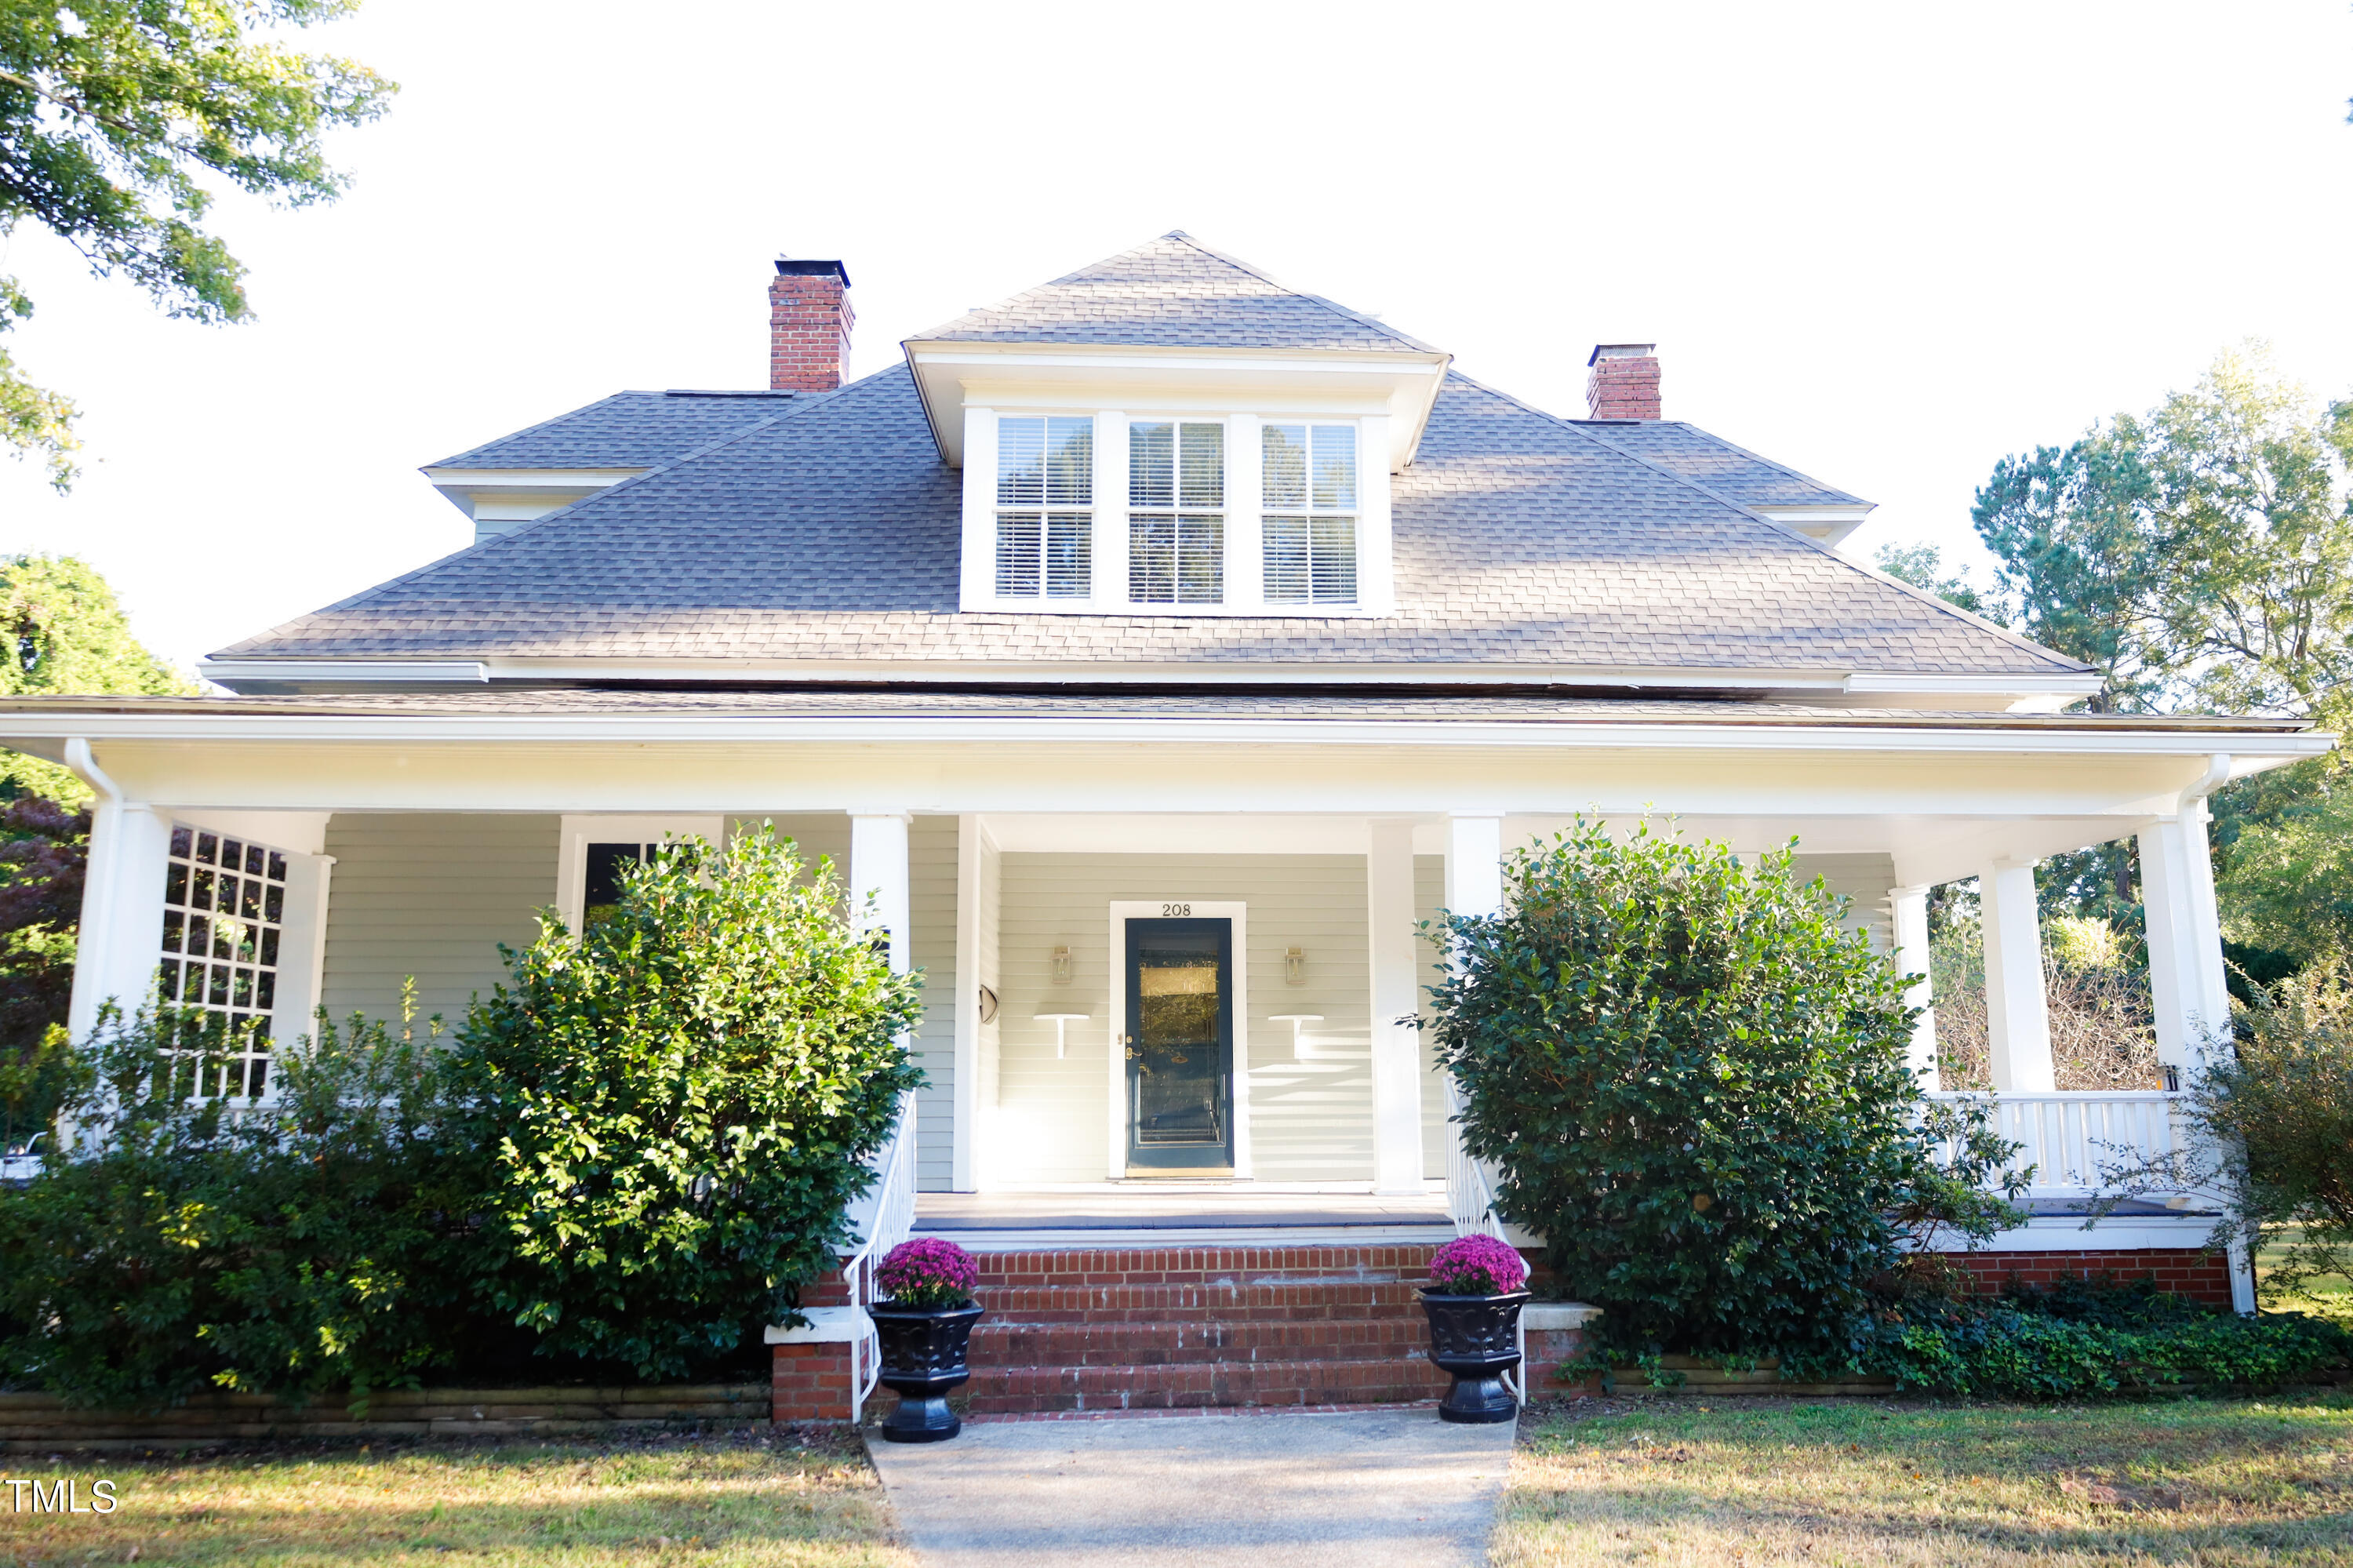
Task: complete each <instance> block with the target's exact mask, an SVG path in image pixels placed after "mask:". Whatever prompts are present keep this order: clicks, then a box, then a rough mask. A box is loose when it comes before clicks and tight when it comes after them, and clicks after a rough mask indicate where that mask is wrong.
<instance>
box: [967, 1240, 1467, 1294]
mask: <svg viewBox="0 0 2353 1568" xmlns="http://www.w3.org/2000/svg"><path fill="white" fill-rule="evenodd" d="M1437 1250H1438V1249H1437V1248H1436V1247H1434V1246H1398V1245H1380V1246H1244V1247H1209V1246H1170V1247H1121V1248H1104V1249H1092V1248H1073V1249H1071V1250H1068V1251H1060V1252H990V1253H981V1254H978V1255H976V1262H977V1263H978V1264H979V1265H980V1284H981V1287H982V1288H983V1289H984V1290H986V1289H990V1288H993V1287H1039V1286H1049V1287H1074V1286H1082V1285H1092V1286H1108V1285H1206V1284H1229V1285H1275V1284H1286V1283H1287V1284H1296V1285H1321V1284H1325V1283H1344V1282H1345V1283H1356V1284H1379V1283H1389V1282H1396V1281H1406V1282H1410V1283H1415V1284H1419V1282H1420V1281H1422V1280H1424V1279H1426V1278H1428V1277H1429V1276H1430V1254H1432V1253H1434V1252H1436V1251H1437Z"/></svg>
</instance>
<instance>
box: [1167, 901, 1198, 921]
mask: <svg viewBox="0 0 2353 1568" xmlns="http://www.w3.org/2000/svg"><path fill="white" fill-rule="evenodd" d="M1160 913H1161V916H1163V917H1164V918H1170V917H1174V916H1180V915H1190V914H1191V913H1193V906H1191V905H1190V904H1163V905H1162V906H1160Z"/></svg>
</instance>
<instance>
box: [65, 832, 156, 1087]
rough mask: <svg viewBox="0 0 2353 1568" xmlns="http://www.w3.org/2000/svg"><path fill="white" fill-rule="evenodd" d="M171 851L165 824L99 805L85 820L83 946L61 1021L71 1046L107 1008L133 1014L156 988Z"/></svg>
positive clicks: (91, 1028) (93, 1026)
mask: <svg viewBox="0 0 2353 1568" xmlns="http://www.w3.org/2000/svg"><path fill="white" fill-rule="evenodd" d="M171 850H172V820H171V818H170V817H169V816H167V815H165V814H164V813H163V812H161V811H158V810H154V809H153V808H152V807H148V806H138V805H128V804H123V803H121V802H117V801H111V800H106V799H104V798H103V797H101V798H100V800H99V802H98V805H97V808H96V810H94V811H93V812H92V813H91V818H90V869H89V874H88V877H87V880H86V881H85V882H84V884H83V886H82V895H81V941H80V947H79V956H78V958H77V960H76V962H75V964H74V979H73V1000H72V1001H71V1003H70V1004H69V1007H68V1010H67V1014H66V1019H67V1023H66V1026H67V1028H68V1029H69V1030H70V1031H71V1032H72V1033H73V1037H74V1039H75V1040H77V1041H82V1040H87V1039H89V1038H90V1034H91V1032H92V1031H94V1030H95V1029H96V1028H97V1027H98V1015H99V1010H100V1008H101V1007H103V1006H104V1005H105V1004H106V1003H107V1002H108V1001H114V1002H116V1003H118V1004H119V1005H120V1006H121V1009H122V1011H123V1012H125V1013H129V1012H135V1011H136V1010H137V1009H138V1008H140V1007H141V1006H142V1005H143V1004H144V1003H145V1002H146V1001H147V998H148V993H149V991H151V990H153V987H154V984H155V970H156V968H157V966H158V965H159V964H161V963H162V961H163V955H164V865H165V863H166V862H167V860H168V859H169V857H170V854H171Z"/></svg>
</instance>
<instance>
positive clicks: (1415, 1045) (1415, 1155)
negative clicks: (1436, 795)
mask: <svg viewBox="0 0 2353 1568" xmlns="http://www.w3.org/2000/svg"><path fill="white" fill-rule="evenodd" d="M1365 913H1366V926H1367V927H1368V935H1369V937H1370V939H1371V950H1370V953H1369V954H1368V957H1369V958H1370V959H1371V969H1372V1010H1373V1011H1372V1017H1373V1191H1374V1192H1420V1191H1421V1190H1422V1175H1421V1049H1420V1044H1421V1043H1420V1031H1419V1030H1417V1029H1415V1028H1414V1027H1413V1025H1412V1023H1411V1022H1409V1021H1410V1020H1411V1019H1412V1018H1413V1016H1414V1014H1415V1012H1417V1011H1418V1004H1419V997H1418V996H1417V995H1416V994H1415V991H1416V982H1417V981H1418V980H1419V967H1418V966H1417V964H1416V963H1415V959H1416V958H1417V956H1418V955H1417V953H1416V951H1415V949H1416V948H1417V947H1418V946H1419V944H1418V942H1417V941H1416V938H1415V932H1414V928H1413V824H1412V823H1411V822H1409V821H1374V822H1373V823H1372V833H1371V840H1370V842H1369V843H1368V844H1367V846H1366V855H1365Z"/></svg>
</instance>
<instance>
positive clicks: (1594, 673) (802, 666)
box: [487, 605, 2008, 698]
mask: <svg viewBox="0 0 2353 1568" xmlns="http://www.w3.org/2000/svg"><path fill="white" fill-rule="evenodd" d="M1182 608H1183V609H1184V610H1185V612H1186V613H1187V615H1190V614H1191V613H1192V611H1193V610H1194V609H1198V608H1207V607H1202V606H1194V605H1186V606H1183V607H1182ZM1303 608H1304V607H1303ZM971 613H974V614H981V615H986V614H990V613H992V611H990V610H978V611H973V612H971ZM994 613H1003V611H1001V610H997V611H995V612H994ZM1018 613H1019V614H1020V616H1022V617H1023V618H1025V619H1026V618H1027V617H1029V616H1030V615H1032V614H1034V613H1037V611H1036V609H1035V607H1034V606H1030V605H1024V606H1022V607H1021V609H1020V610H1019V612H1018ZM1094 613H1095V614H1097V615H1104V616H1109V615H1114V614H1116V615H1118V617H1119V619H1122V620H1135V621H1143V622H1147V623H1149V622H1159V621H1166V620H1170V619H1172V617H1171V616H1169V615H1168V614H1166V613H1155V612H1150V611H1135V612H1127V613H1121V612H1116V611H1112V612H1106V611H1103V610H1097V611H1095V612H1094ZM1260 614H1261V617H1267V612H1266V611H1264V610H1261V611H1260ZM1268 618H1269V619H1272V618H1271V617H1268ZM1280 619H1282V620H1362V619H1364V613H1363V612H1362V611H1361V610H1351V611H1350V612H1349V613H1348V614H1347V615H1338V614H1331V613H1326V612H1324V611H1322V610H1317V611H1315V612H1314V613H1303V614H1291V613H1285V614H1283V615H1282V616H1281V617H1280ZM487 663H488V664H489V667H490V671H491V679H493V680H501V679H510V680H518V681H596V682H598V683H611V682H615V681H676V680H698V681H709V680H727V681H772V680H773V681H799V682H812V683H849V684H874V683H894V682H939V681H954V682H956V683H988V684H997V685H1008V686H1064V685H1070V684H1072V683H1077V684H1082V685H1145V686H1168V685H1183V686H1199V685H1205V684H1207V685H1247V686H1332V685H1343V686H1347V685H1381V686H1397V685H1445V686H1462V685H1476V686H1544V685H1551V686H1589V687H1609V688H1617V689H1622V690H1624V691H1626V692H1628V693H1629V694H1640V693H1641V692H1642V691H1646V690H1655V691H1662V692H1688V691H1717V690H1723V691H1739V692H1753V693H1756V694H1758V695H1760V696H1761V695H1764V694H1772V693H1783V692H1799V693H1813V694H1820V695H1822V696H1825V697H1832V698H1835V697H1837V696H1839V695H1841V694H1843V693H1844V692H1845V691H1846V689H1847V682H1848V680H1849V677H1848V676H1847V675H1846V674H1844V673H1841V672H1838V671H1825V670H1706V669H1701V670H1677V669H1663V668H1662V669H1628V668H1625V667H1623V666H1607V667H1605V666H1599V665H1590V664H1497V663H1463V664H1447V663H1436V662H1430V663H1399V664H1391V663H1371V662H1365V663H1354V662H1351V663H1311V662H1301V663H1295V664H1292V663H1286V664H1211V663H1200V662H1170V663H1166V664H1126V663H1115V662H1108V661H1096V660H1067V661H1065V660H1053V659H1006V660H987V659H958V660H955V661H949V660H945V659H842V660H814V659H811V660H788V659H773V660H760V659H726V660H719V659H676V660H644V661H638V660H631V661H628V662H617V661H611V660H595V659H576V660H568V659H528V658H505V659H491V660H489V661H487ZM1984 685H1985V687H1986V688H1987V689H1988V690H1989V691H1997V690H1999V691H2005V692H2006V691H2007V689H2008V687H2007V682H2006V681H2005V680H2004V678H2002V677H1998V676H1988V677H1987V678H1986V680H1985V683H1984Z"/></svg>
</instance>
